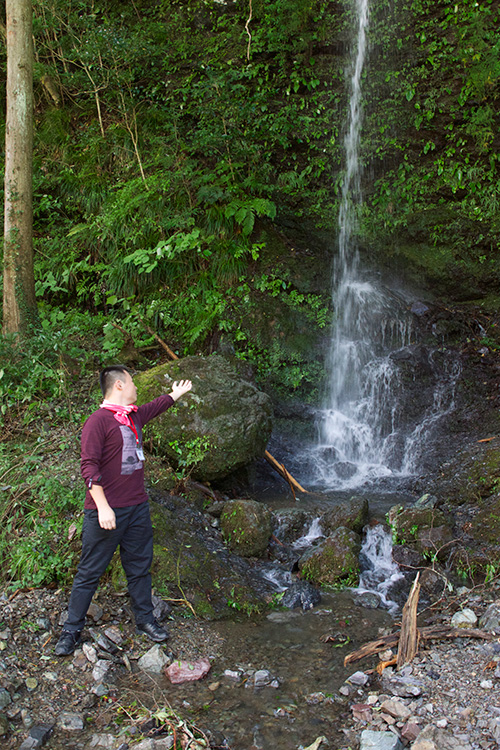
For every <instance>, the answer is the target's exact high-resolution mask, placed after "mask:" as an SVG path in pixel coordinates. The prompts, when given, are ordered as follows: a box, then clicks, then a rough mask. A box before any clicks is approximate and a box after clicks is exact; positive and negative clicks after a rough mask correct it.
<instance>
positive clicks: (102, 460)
mask: <svg viewBox="0 0 500 750" xmlns="http://www.w3.org/2000/svg"><path fill="white" fill-rule="evenodd" d="M174 403H175V401H174V400H173V398H172V397H171V396H169V395H168V394H166V393H165V394H164V395H163V396H159V397H158V398H155V399H154V400H153V401H150V402H149V403H147V404H144V405H143V406H139V408H138V410H137V411H136V412H132V413H131V414H130V415H129V416H130V419H131V420H132V421H133V423H134V425H135V428H136V430H137V435H138V438H139V444H140V445H141V446H142V427H143V426H144V425H145V424H146V423H147V422H149V421H150V420H151V419H154V417H157V416H158V415H159V414H162V413H163V412H164V411H166V410H167V409H169V408H170V407H171V406H173V404H174ZM81 472H82V477H83V479H84V480H85V484H86V486H87V493H86V495H85V508H94V509H95V508H96V504H95V503H94V501H93V500H92V496H91V494H90V492H89V490H88V488H89V486H91V484H99V485H101V487H102V488H103V490H104V494H105V496H106V500H107V501H108V503H109V505H110V506H111V507H112V508H124V507H127V506H130V505H139V504H140V503H144V502H146V500H147V499H148V496H147V495H146V491H145V489H144V463H143V462H142V461H140V460H139V458H138V457H137V452H136V438H135V434H134V432H133V430H132V429H131V428H130V427H127V426H126V425H122V424H120V423H119V422H117V420H116V419H115V415H114V412H112V411H108V409H98V410H97V411H95V412H94V413H93V414H91V415H90V417H89V418H88V419H87V421H86V422H85V424H84V425H83V429H82V455H81Z"/></svg>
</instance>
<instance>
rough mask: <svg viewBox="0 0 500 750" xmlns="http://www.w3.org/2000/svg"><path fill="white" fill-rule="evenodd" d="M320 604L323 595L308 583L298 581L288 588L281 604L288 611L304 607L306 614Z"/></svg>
mask: <svg viewBox="0 0 500 750" xmlns="http://www.w3.org/2000/svg"><path fill="white" fill-rule="evenodd" d="M320 602H321V594H320V592H319V591H318V589H317V588H316V587H315V586H313V585H312V584H311V583H309V582H308V581H297V582H296V583H293V584H292V585H291V586H289V587H288V588H287V590H286V591H285V593H284V594H283V597H282V599H281V601H280V604H282V605H283V607H288V609H296V608H298V607H302V609H303V610H304V612H305V611H307V610H309V609H312V608H313V607H315V606H316V605H317V604H319V603H320Z"/></svg>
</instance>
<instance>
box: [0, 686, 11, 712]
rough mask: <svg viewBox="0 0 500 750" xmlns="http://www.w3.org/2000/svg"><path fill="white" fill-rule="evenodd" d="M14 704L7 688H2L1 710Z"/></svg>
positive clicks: (0, 697) (0, 693)
mask: <svg viewBox="0 0 500 750" xmlns="http://www.w3.org/2000/svg"><path fill="white" fill-rule="evenodd" d="M11 702H12V698H11V697H10V693H9V691H8V690H6V689H5V688H0V710H1V709H2V708H6V707H7V706H8V705H9V703H11Z"/></svg>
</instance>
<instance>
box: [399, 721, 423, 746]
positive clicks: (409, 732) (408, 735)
mask: <svg viewBox="0 0 500 750" xmlns="http://www.w3.org/2000/svg"><path fill="white" fill-rule="evenodd" d="M420 731H421V727H419V726H418V724H415V722H413V721H407V722H406V724H405V725H404V727H403V729H402V730H401V737H403V738H404V739H405V740H408V742H414V741H415V740H416V739H417V737H418V735H419V734H420Z"/></svg>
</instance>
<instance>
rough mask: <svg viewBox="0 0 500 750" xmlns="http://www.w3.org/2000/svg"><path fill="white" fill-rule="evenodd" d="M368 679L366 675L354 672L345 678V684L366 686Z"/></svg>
mask: <svg viewBox="0 0 500 750" xmlns="http://www.w3.org/2000/svg"><path fill="white" fill-rule="evenodd" d="M369 679H370V678H369V677H368V675H367V674H365V673H364V672H354V674H352V675H351V676H350V677H348V678H347V680H346V682H350V683H351V685H366V684H367V682H368V681H369Z"/></svg>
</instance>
